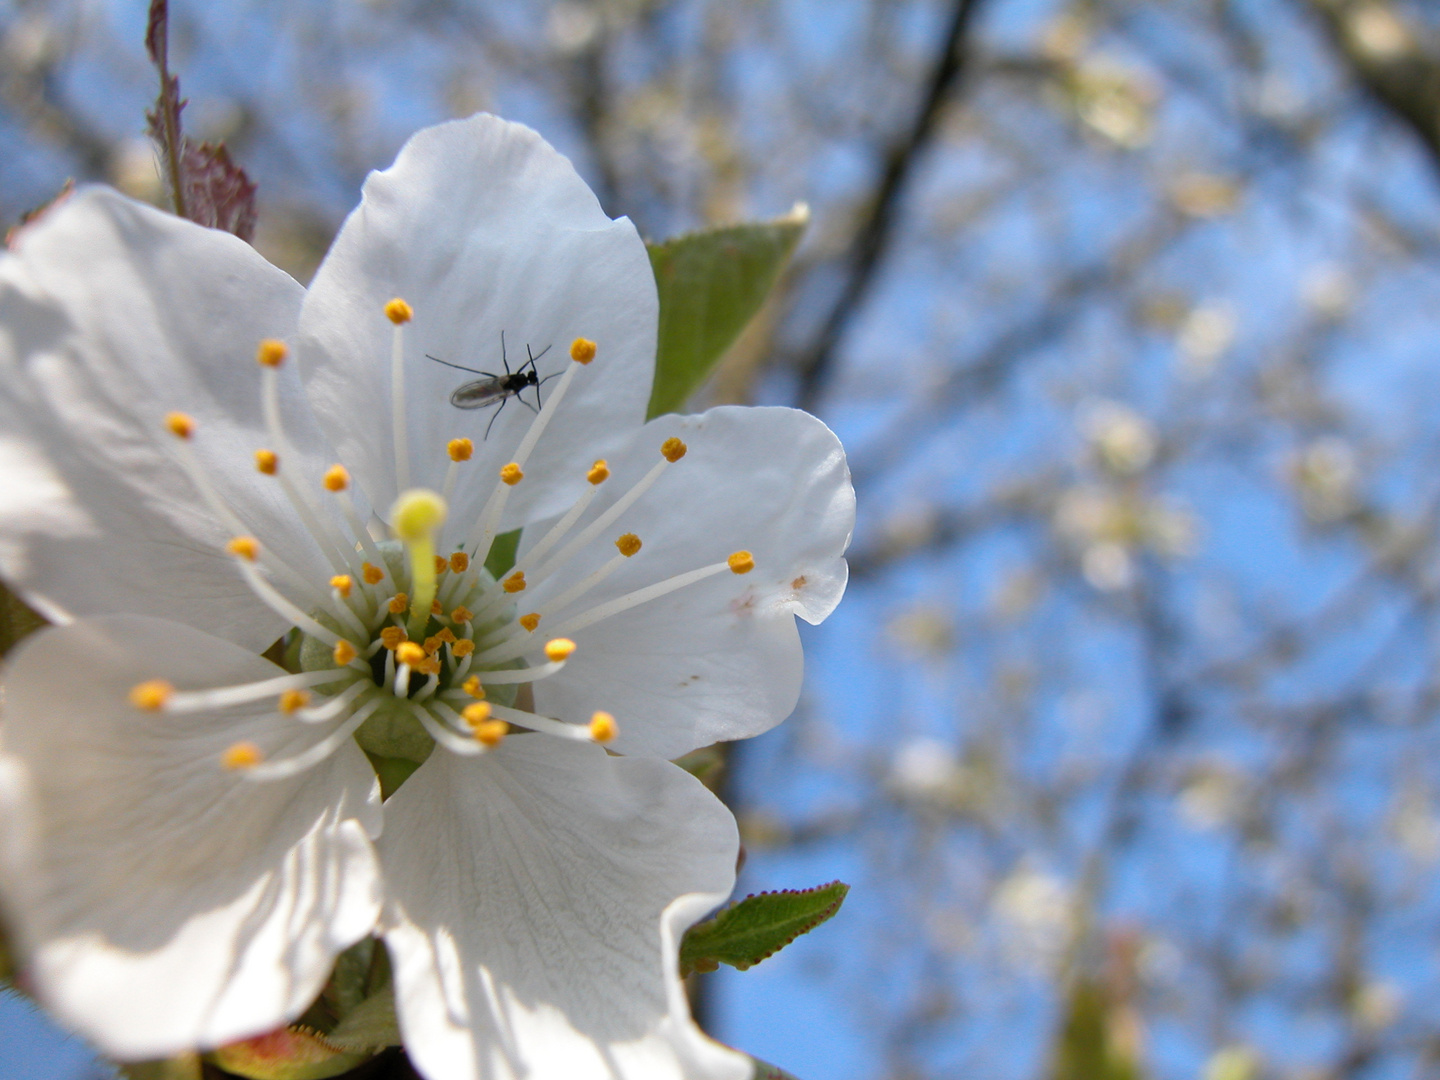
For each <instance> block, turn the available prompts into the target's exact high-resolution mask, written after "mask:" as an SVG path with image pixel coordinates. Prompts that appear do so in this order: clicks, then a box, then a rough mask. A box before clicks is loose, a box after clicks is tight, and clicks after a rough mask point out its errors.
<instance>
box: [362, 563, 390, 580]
mask: <svg viewBox="0 0 1440 1080" xmlns="http://www.w3.org/2000/svg"><path fill="white" fill-rule="evenodd" d="M360 577H361V578H362V579H363V580H364V582H365V584H366V585H379V584H380V582H382V581H384V580H385V571H384V570H381V569H380V567H378V566H376V565H375V564H374V563H368V562H367V563H361V564H360Z"/></svg>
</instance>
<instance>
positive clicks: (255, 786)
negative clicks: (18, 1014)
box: [0, 616, 380, 1059]
mask: <svg viewBox="0 0 1440 1080" xmlns="http://www.w3.org/2000/svg"><path fill="white" fill-rule="evenodd" d="M275 670H276V669H275V667H274V665H272V664H269V663H268V662H266V661H264V660H261V659H259V658H258V657H256V656H253V655H250V654H248V653H246V652H244V651H243V650H241V649H239V648H237V647H235V646H233V645H231V644H229V643H228V642H225V641H221V640H219V639H218V638H212V637H210V636H208V635H206V634H201V633H198V632H196V631H194V630H192V629H188V628H186V627H183V626H181V625H179V624H177V623H167V622H164V621H162V620H159V619H151V618H148V617H145V616H111V617H104V618H97V619H87V620H80V621H77V622H76V623H74V624H72V625H71V626H68V627H65V628H62V629H52V630H46V631H42V632H41V633H40V634H38V635H36V636H35V637H33V638H31V639H29V640H28V641H26V642H25V644H24V645H22V646H21V648H20V650H19V651H18V653H17V654H16V656H15V658H14V660H13V662H12V664H11V666H10V669H9V672H8V675H7V682H6V700H5V717H4V724H5V728H4V736H5V743H4V745H5V753H6V755H7V756H11V757H13V758H14V759H15V760H17V761H19V762H20V763H22V764H23V766H24V767H25V770H26V772H27V775H28V779H29V788H30V799H29V802H30V806H29V810H30V815H31V817H32V819H33V832H32V835H33V844H32V850H31V852H30V854H29V856H28V858H27V859H26V860H25V866H24V870H23V872H22V873H17V874H15V875H13V876H7V877H6V878H5V879H4V881H3V883H0V888H3V891H4V899H5V902H6V910H7V912H8V913H9V915H10V916H11V919H12V924H13V929H14V930H15V931H16V937H17V939H18V944H19V945H20V948H21V952H22V956H23V958H24V960H25V962H26V965H27V970H28V973H29V977H30V979H31V981H32V983H33V985H34V988H35V991H36V993H37V995H38V996H39V998H40V1000H41V1001H42V1002H43V1003H44V1004H45V1005H46V1007H47V1008H49V1009H50V1010H51V1011H52V1012H53V1013H54V1014H55V1015H56V1016H57V1017H59V1018H60V1020H61V1021H62V1022H64V1023H66V1024H68V1025H69V1026H71V1027H73V1028H74V1029H76V1030H77V1031H79V1032H80V1033H82V1034H83V1035H85V1036H86V1037H88V1038H90V1039H91V1040H93V1041H94V1042H95V1043H96V1044H97V1045H98V1046H99V1047H100V1048H101V1049H102V1050H104V1051H105V1052H107V1053H109V1054H111V1055H113V1056H115V1057H118V1058H122V1059H123V1058H145V1057H159V1056H163V1055H167V1054H171V1053H175V1052H178V1051H181V1050H184V1049H187V1048H190V1047H194V1046H202V1047H205V1046H214V1045H218V1044H221V1043H225V1042H228V1041H232V1040H235V1039H238V1038H243V1037H246V1036H250V1035H255V1034H258V1033H260V1032H263V1031H267V1030H270V1029H272V1028H274V1027H276V1026H277V1025H279V1024H280V1023H282V1022H284V1021H286V1020H290V1019H293V1018H294V1017H295V1016H297V1015H298V1014H299V1013H300V1012H301V1011H302V1010H304V1009H305V1008H306V1007H307V1006H308V1005H309V1003H310V1002H311V1000H312V999H313V998H314V996H315V995H316V994H317V993H318V992H319V989H320V987H321V985H322V984H323V982H324V980H325V978H326V977H327V975H328V973H329V970H330V966H331V963H332V962H333V960H334V958H335V956H336V955H337V954H338V953H339V952H340V951H341V950H342V949H344V948H346V947H347V946H349V945H350V944H352V943H353V942H355V941H356V940H358V939H359V938H361V937H363V936H364V935H365V934H366V933H368V932H369V931H370V929H371V928H372V926H373V925H374V921H375V918H376V914H377V911H378V906H379V905H378V901H379V880H378V869H377V867H376V862H375V855H374V851H373V849H372V848H371V846H370V842H369V840H368V839H367V838H366V831H367V829H375V828H377V827H378V818H379V814H380V810H379V806H378V798H377V797H376V796H375V792H374V786H375V785H374V774H373V772H372V771H371V770H370V768H369V766H368V763H367V762H366V760H365V758H364V755H363V754H362V753H361V752H360V750H359V749H358V748H356V747H354V746H353V745H350V746H346V747H343V748H342V750H341V752H339V753H337V754H335V755H334V756H333V757H332V758H331V759H330V760H329V761H327V762H325V763H323V764H322V765H320V766H318V767H316V768H315V769H312V770H311V771H310V772H307V773H305V774H303V775H302V776H299V777H296V778H294V779H292V780H289V781H280V782H275V783H269V784H263V783H255V782H251V781H246V780H244V779H242V778H240V777H239V776H237V775H234V774H231V773H227V772H225V771H224V770H223V769H222V768H221V767H220V755H221V754H222V753H223V752H224V750H225V749H226V748H227V747H228V746H230V745H232V744H233V743H235V742H236V741H239V740H250V741H253V742H255V743H256V744H257V745H259V746H260V747H261V748H262V749H264V750H267V751H270V752H274V753H277V754H278V753H294V752H296V751H298V750H299V749H301V748H303V746H305V745H307V744H308V743H310V742H313V741H314V740H315V739H316V738H318V737H319V736H320V735H321V734H323V733H321V732H316V731H313V730H308V729H305V726H304V725H298V724H292V723H291V722H289V721H285V720H281V719H280V718H279V717H278V716H275V715H273V714H272V715H270V716H264V715H257V712H258V709H259V708H260V706H248V707H243V708H237V709H227V710H224V711H221V712H214V713H202V714H189V715H168V714H165V713H160V712H142V711H140V710H137V709H135V708H133V707H131V706H130V705H129V704H128V702H127V700H126V695H127V692H128V691H129V689H130V687H131V686H132V685H133V684H134V683H136V682H138V681H140V680H142V679H146V678H155V677H164V678H167V679H169V680H171V681H172V682H173V683H174V684H175V685H176V686H177V687H180V688H182V689H200V688H204V687H207V686H211V685H214V684H215V683H217V682H219V683H236V682H241V681H249V680H254V679H259V678H266V677H269V676H273V675H274V673H275Z"/></svg>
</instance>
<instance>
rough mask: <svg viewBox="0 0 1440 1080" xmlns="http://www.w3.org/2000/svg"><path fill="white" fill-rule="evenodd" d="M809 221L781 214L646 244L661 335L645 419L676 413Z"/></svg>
mask: <svg viewBox="0 0 1440 1080" xmlns="http://www.w3.org/2000/svg"><path fill="white" fill-rule="evenodd" d="M809 221H810V211H809V210H808V209H807V208H806V207H805V206H804V205H803V204H798V205H796V207H795V209H793V210H791V211H790V213H788V214H786V215H785V216H783V217H778V218H774V219H772V220H770V221H755V222H749V223H746V224H741V225H726V226H722V227H720V228H716V229H704V230H701V231H699V232H693V233H685V234H684V235H681V236H676V237H672V238H671V239H669V240H664V241H661V242H660V243H654V244H647V245H646V247H647V248H648V249H649V252H650V268H651V269H652V270H653V271H654V273H655V287H656V289H658V290H659V293H660V336H659V341H658V343H657V346H656V350H655V382H654V383H653V384H652V386H651V389H650V408H649V410H648V412H647V413H646V418H647V419H653V418H654V417H657V416H660V415H662V414H663V413H668V412H675V411H677V410H678V409H680V408H682V407H683V406H684V404H685V401H686V400H687V399H688V398H689V397H690V395H691V394H693V393H694V392H695V391H696V390H697V389H698V388H699V386H700V384H701V383H702V382H704V381H705V379H706V377H707V376H708V375H709V374H710V372H711V370H713V369H714V367H715V365H716V363H717V362H718V361H719V360H720V357H721V356H722V355H724V353H725V350H726V349H728V348H729V347H730V346H731V345H733V344H734V343H735V339H736V338H738V337H739V336H740V331H742V330H744V329H745V325H746V324H747V323H748V322H749V321H750V320H751V318H753V317H754V315H755V313H756V312H757V311H759V310H760V306H761V305H762V304H763V303H764V302H765V298H766V297H767V296H769V295H770V290H771V288H772V287H774V285H775V280H776V279H777V278H778V277H779V276H780V271H781V270H783V269H784V268H785V264H786V263H787V262H788V261H789V259H790V255H791V254H792V253H793V252H794V250H795V245H796V244H798V243H799V242H800V235H801V234H802V233H803V232H804V231H805V226H806V225H807V224H808V223H809Z"/></svg>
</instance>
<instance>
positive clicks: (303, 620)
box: [231, 537, 354, 646]
mask: <svg viewBox="0 0 1440 1080" xmlns="http://www.w3.org/2000/svg"><path fill="white" fill-rule="evenodd" d="M237 539H242V540H243V539H252V542H253V538H250V537H237ZM234 542H235V541H233V540H232V541H231V543H232V544H233V543H234ZM237 554H238V553H237ZM235 565H236V566H238V567H240V572H241V573H242V574H244V575H245V580H246V582H247V583H248V584H249V586H250V588H251V589H252V590H253V591H254V593H255V595H256V596H258V597H260V599H261V600H262V601H264V602H265V603H266V604H268V605H269V607H270V610H272V611H274V612H275V613H276V614H277V615H279V616H280V617H281V618H283V619H288V620H289V621H290V625H291V626H296V627H299V628H300V629H301V630H304V631H305V632H306V633H307V634H309V635H310V636H311V637H314V638H319V639H320V640H321V641H323V642H325V644H326V645H331V646H334V645H338V644H339V643H340V635H339V634H337V633H335V631H333V630H331V629H330V628H329V627H326V626H322V625H321V624H320V623H318V622H316V621H315V620H314V619H312V618H311V617H310V616H309V615H306V614H305V612H303V611H301V610H300V609H299V608H298V607H296V606H295V605H294V604H292V603H291V602H290V601H289V600H286V599H285V597H283V596H281V595H280V593H279V592H277V591H276V589H275V587H274V586H273V585H271V584H270V583H269V582H268V581H266V580H265V579H264V578H263V577H261V576H260V572H259V571H258V570H256V569H255V566H254V564H253V563H252V562H251V561H250V559H249V558H247V557H245V556H244V555H239V557H237V558H236V560H235ZM351 617H352V618H353V617H354V616H353V614H352V616H351Z"/></svg>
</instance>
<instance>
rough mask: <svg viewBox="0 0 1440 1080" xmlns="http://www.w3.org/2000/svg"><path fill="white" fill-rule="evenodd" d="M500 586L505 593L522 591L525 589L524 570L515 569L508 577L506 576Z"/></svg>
mask: <svg viewBox="0 0 1440 1080" xmlns="http://www.w3.org/2000/svg"><path fill="white" fill-rule="evenodd" d="M501 588H503V589H504V590H505V591H506V592H507V593H517V592H524V591H525V574H524V572H523V571H521V570H517V571H515V573H513V574H511V575H510V576H509V577H507V578H506V579H505V581H504V582H503V583H502V584H501Z"/></svg>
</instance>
